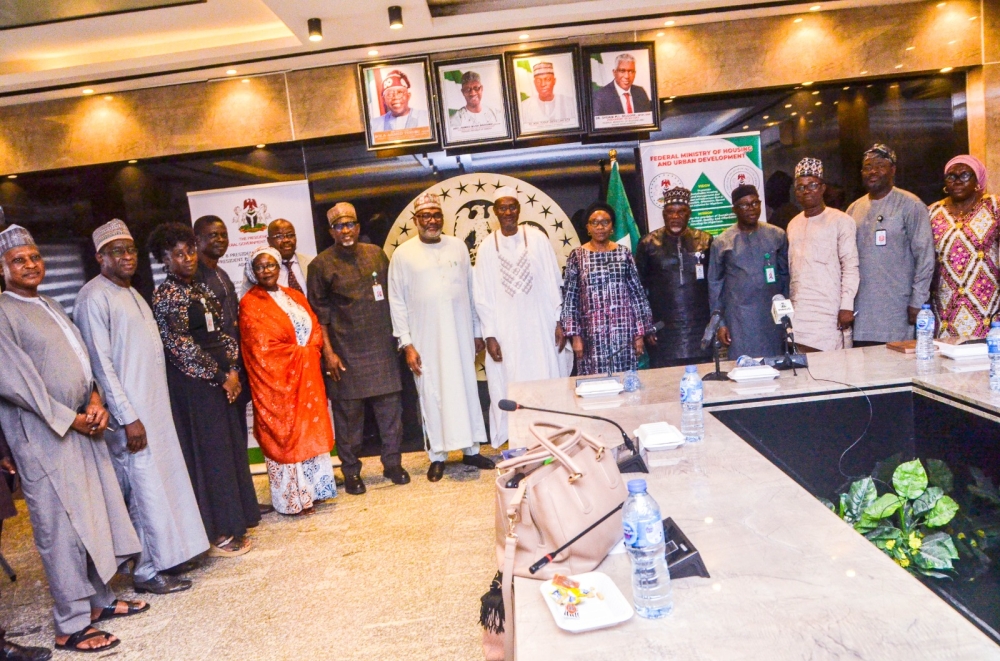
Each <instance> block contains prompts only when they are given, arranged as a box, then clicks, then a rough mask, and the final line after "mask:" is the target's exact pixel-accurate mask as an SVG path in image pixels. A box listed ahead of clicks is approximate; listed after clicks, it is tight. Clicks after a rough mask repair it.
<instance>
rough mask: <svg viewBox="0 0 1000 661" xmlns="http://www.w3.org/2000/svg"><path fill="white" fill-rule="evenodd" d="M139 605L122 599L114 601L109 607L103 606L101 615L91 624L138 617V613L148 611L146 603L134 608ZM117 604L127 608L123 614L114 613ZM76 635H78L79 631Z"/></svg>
mask: <svg viewBox="0 0 1000 661" xmlns="http://www.w3.org/2000/svg"><path fill="white" fill-rule="evenodd" d="M137 603H139V602H137V601H125V600H124V599H115V601H114V603H113V604H111V605H110V606H105V607H104V608H102V609H101V614H100V615H99V616H98V617H97V619H96V620H91V623H93V624H97V623H98V622H104V621H107V620H116V619H118V618H120V617H130V616H132V615H138V614H139V613H145V612H146V611H148V610H149V602H146V603H145V604H143V605H142V607H138V606H136V604H137ZM118 604H125V605H126V606H128V608H127V609H126V611H125V612H124V613H118V612H116V608H117V607H118ZM77 633H80V632H79V631H78V632H77Z"/></svg>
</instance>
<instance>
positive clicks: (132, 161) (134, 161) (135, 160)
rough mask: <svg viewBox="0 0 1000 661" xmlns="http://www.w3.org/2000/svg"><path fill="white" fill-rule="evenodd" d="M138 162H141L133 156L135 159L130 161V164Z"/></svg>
mask: <svg viewBox="0 0 1000 661" xmlns="http://www.w3.org/2000/svg"><path fill="white" fill-rule="evenodd" d="M138 162H139V161H138V160H137V159H134V158H133V159H131V160H130V161H129V164H131V165H135V164H136V163H138Z"/></svg>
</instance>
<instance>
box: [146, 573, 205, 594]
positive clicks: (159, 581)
mask: <svg viewBox="0 0 1000 661" xmlns="http://www.w3.org/2000/svg"><path fill="white" fill-rule="evenodd" d="M132 587H133V588H134V589H135V591H136V594H142V593H143V592H152V593H153V594H172V593H174V592H184V591H185V590H190V589H191V581H189V580H188V579H186V578H174V577H173V576H168V575H166V574H157V575H156V576H155V577H154V578H152V579H150V580H148V581H133V582H132Z"/></svg>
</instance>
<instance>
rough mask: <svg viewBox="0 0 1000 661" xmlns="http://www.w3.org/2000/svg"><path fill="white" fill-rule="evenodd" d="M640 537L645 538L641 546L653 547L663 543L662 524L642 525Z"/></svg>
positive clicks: (650, 523) (651, 522)
mask: <svg viewBox="0 0 1000 661" xmlns="http://www.w3.org/2000/svg"><path fill="white" fill-rule="evenodd" d="M642 536H643V537H644V538H645V542H646V543H645V544H644V545H643V546H655V545H657V544H659V543H661V542H662V541H663V522H662V521H650V522H648V523H646V524H645V525H643V527H642Z"/></svg>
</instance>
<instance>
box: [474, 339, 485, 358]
mask: <svg viewBox="0 0 1000 661" xmlns="http://www.w3.org/2000/svg"><path fill="white" fill-rule="evenodd" d="M485 350H486V343H485V342H483V338H481V337H477V338H476V355H477V356H478V355H479V354H481V353H482V352H483V351H485Z"/></svg>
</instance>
